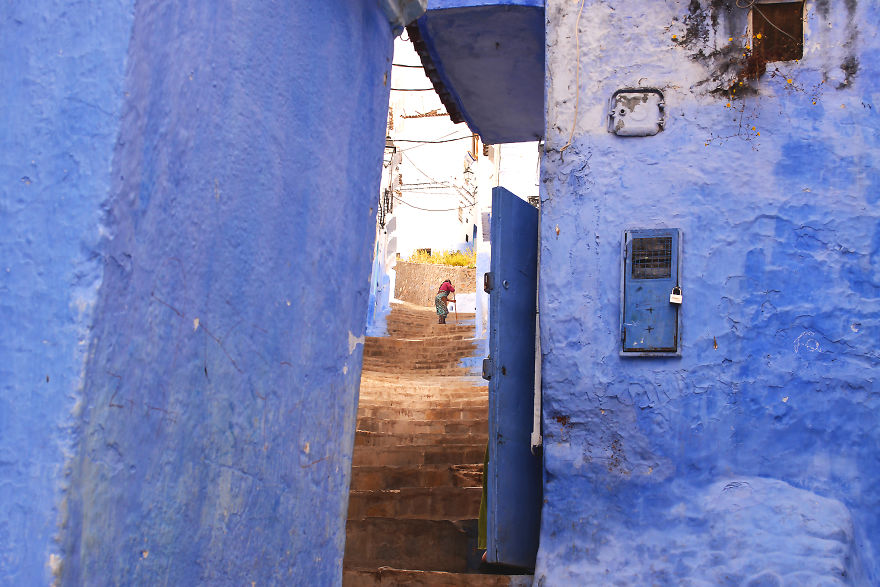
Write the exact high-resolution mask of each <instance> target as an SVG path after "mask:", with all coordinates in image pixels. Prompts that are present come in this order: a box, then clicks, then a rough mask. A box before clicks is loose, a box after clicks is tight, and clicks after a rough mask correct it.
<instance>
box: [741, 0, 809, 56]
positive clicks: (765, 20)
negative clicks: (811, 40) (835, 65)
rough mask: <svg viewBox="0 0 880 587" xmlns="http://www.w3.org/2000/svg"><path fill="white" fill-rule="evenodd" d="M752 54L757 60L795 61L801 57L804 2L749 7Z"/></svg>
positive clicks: (760, 4) (759, 4)
mask: <svg viewBox="0 0 880 587" xmlns="http://www.w3.org/2000/svg"><path fill="white" fill-rule="evenodd" d="M752 54H753V55H754V56H755V57H757V58H758V59H759V60H760V61H762V62H764V63H766V62H768V61H794V60H796V59H801V58H802V57H803V56H804V3H803V2H780V3H757V4H754V5H752Z"/></svg>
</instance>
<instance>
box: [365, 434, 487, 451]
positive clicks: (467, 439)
mask: <svg viewBox="0 0 880 587" xmlns="http://www.w3.org/2000/svg"><path fill="white" fill-rule="evenodd" d="M488 440H489V435H488V434H445V433H441V434H430V433H428V434H394V433H386V432H369V431H367V430H358V431H357V434H356V435H355V438H354V445H355V446H376V447H384V446H444V445H447V444H483V445H485V444H486V443H487V442H488Z"/></svg>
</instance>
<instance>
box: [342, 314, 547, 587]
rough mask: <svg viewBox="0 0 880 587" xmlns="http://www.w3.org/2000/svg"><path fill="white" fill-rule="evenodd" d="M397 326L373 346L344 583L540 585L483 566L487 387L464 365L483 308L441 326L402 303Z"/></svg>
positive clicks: (367, 360) (392, 322)
mask: <svg viewBox="0 0 880 587" xmlns="http://www.w3.org/2000/svg"><path fill="white" fill-rule="evenodd" d="M387 324H388V333H389V336H387V337H368V338H367V339H366V342H365V344H364V367H363V374H362V376H361V390H360V403H359V406H358V424H357V435H356V437H355V447H354V457H353V462H352V480H351V494H350V497H349V505H348V522H347V526H346V544H345V559H344V562H343V567H344V573H343V581H342V583H343V585H344V586H346V587H360V586H377V585H382V586H386V585H424V586H433V585H444V586H458V585H461V586H465V585H468V586H470V585H475V586H500V585H527V584H530V580H531V577H528V578H526V577H510V576H505V575H489V574H479V572H478V570H477V569H478V567H479V564H480V560H479V559H480V555H481V551H478V550H477V548H476V546H477V518H478V517H479V511H480V496H481V492H482V487H481V480H482V470H483V456H484V451H485V450H486V441H487V434H488V391H487V388H486V386H485V385H484V383H485V382H484V381H483V380H482V379H480V378H479V377H476V376H474V375H472V374H471V369H469V368H467V367H465V366H462V364H461V363H462V359H464V358H468V357H472V356H473V355H474V352H475V348H476V347H475V345H474V342H473V340H472V337H473V332H474V325H473V314H470V315H460V316H459V322H458V323H456V320H455V318H454V317H453V316H450V317H449V319H448V320H447V324H445V325H441V324H437V315H436V314H435V313H434V311H433V309H431V308H424V307H421V306H415V305H411V304H406V303H401V304H395V305H394V306H393V307H392V311H391V313H390V314H389V316H388V319H387ZM526 579H527V580H526Z"/></svg>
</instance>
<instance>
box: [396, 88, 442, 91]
mask: <svg viewBox="0 0 880 587" xmlns="http://www.w3.org/2000/svg"><path fill="white" fill-rule="evenodd" d="M391 91H392V92H433V91H434V88H391Z"/></svg>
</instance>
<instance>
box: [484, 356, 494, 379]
mask: <svg viewBox="0 0 880 587" xmlns="http://www.w3.org/2000/svg"><path fill="white" fill-rule="evenodd" d="M483 379H485V380H486V381H489V380H490V379H492V357H486V358H485V359H483Z"/></svg>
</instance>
